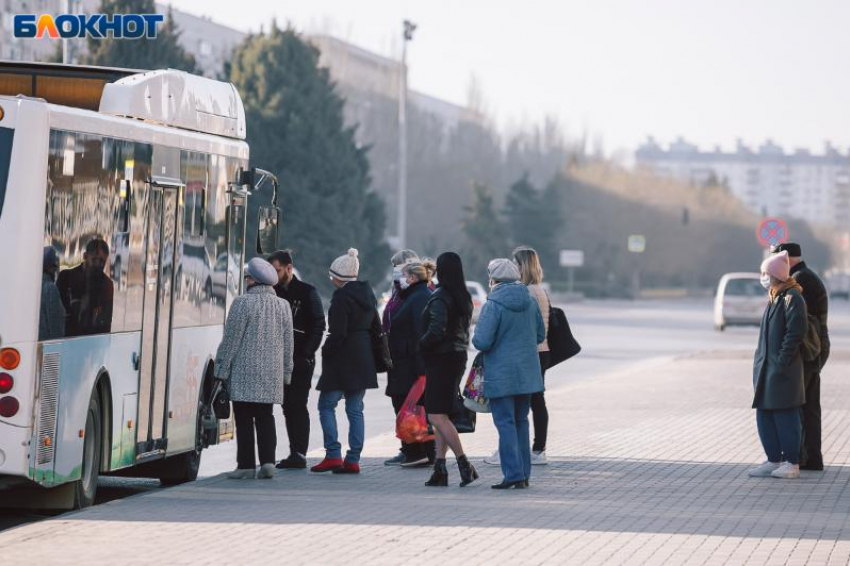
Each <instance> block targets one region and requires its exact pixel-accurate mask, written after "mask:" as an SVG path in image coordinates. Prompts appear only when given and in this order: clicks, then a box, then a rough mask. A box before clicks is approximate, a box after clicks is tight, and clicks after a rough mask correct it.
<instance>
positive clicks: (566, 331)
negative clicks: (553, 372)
mask: <svg viewBox="0 0 850 566" xmlns="http://www.w3.org/2000/svg"><path fill="white" fill-rule="evenodd" d="M546 298H547V299H549V334H548V336H547V337H546V338H547V341H548V342H549V356H550V357H549V360H550V361H549V367H554V366H556V365H558V364H560V363H561V362H563V361H565V360H569V359H570V358H572V357H573V356H575V355H576V354H578V353H579V352H581V346H580V345H579V343H578V341H577V340H576V339H575V337H574V336H573V332H572V330H570V323H569V322H568V321H567V315H566V314H565V313H564V311H563V310H561V309H559V308H558V307H553V306H552V299H551V298H549V294H548V293H546Z"/></svg>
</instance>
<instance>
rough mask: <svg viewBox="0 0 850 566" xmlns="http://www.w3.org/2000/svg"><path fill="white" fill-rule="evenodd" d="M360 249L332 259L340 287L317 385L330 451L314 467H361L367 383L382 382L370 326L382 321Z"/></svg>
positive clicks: (345, 470) (349, 470)
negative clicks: (341, 428) (340, 428)
mask: <svg viewBox="0 0 850 566" xmlns="http://www.w3.org/2000/svg"><path fill="white" fill-rule="evenodd" d="M357 255H358V253H357V250H355V249H350V250H348V254H346V255H344V256H341V257H338V258H337V259H335V260H334V262H333V263H332V264H331V267H330V270H329V274H330V278H331V281H332V282H333V284H334V287H336V291H334V294H333V296H332V297H331V306H330V309H329V310H328V338H327V340H325V345H324V346H322V376H321V377H320V378H319V383H318V385H317V386H316V389H318V390H319V391H321V394H320V395H319V421H320V422H321V423H322V432H323V434H324V443H325V451H326V455H325V459H324V460H322V461H321V462H320V463H319V464H317V465H315V466H313V467H312V468H310V471H312V472H330V471H332V472H334V473H337V474H359V473H360V453H361V451H362V450H363V441H364V439H365V435H366V426H365V422H364V420H363V397H364V396H365V395H366V390H367V389H377V388H378V373H377V371H376V369H375V358H374V356H373V354H372V338H371V335H370V332H369V331H370V329H371V328H372V327H373V325H375V326H380V320H379V319H378V311H377V304H378V301H377V299H376V298H375V293H374V292H373V291H372V287H370V286H369V283H367V282H365V281H358V280H357V273H358V272H359V271H360V262H359V261H358V259H357ZM343 398H345V413H346V415H347V416H348V452H347V454H346V456H345V460H343V458H342V445H341V444H340V443H339V440H338V439H337V438H338V432H337V426H336V406H337V405H338V404H339V402H340V400H342V399H343Z"/></svg>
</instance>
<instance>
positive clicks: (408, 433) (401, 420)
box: [395, 375, 434, 444]
mask: <svg viewBox="0 0 850 566" xmlns="http://www.w3.org/2000/svg"><path fill="white" fill-rule="evenodd" d="M424 392H425V376H424V375H420V376H419V379H417V380H416V383H414V384H413V387H411V388H410V392H409V393H408V394H407V398H406V399H405V400H404V405H402V407H401V410H400V411H399V412H398V416H397V417H396V419H395V435H396V438H399V439H400V440H401V441H402V442H406V443H408V444H414V443H416V442H427V441H429V440H434V435H433V434H429V427H428V419H427V418H426V417H425V407H423V406H422V405H419V404H418V403H419V398H420V397H422V394H423V393H424Z"/></svg>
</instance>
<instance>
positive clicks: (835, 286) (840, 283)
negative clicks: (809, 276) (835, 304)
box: [824, 269, 850, 299]
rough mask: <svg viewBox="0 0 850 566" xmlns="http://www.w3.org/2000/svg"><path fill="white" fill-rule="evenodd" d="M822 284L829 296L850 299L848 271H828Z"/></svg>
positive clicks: (849, 276)
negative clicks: (824, 285)
mask: <svg viewBox="0 0 850 566" xmlns="http://www.w3.org/2000/svg"><path fill="white" fill-rule="evenodd" d="M824 283H826V288H827V290H828V291H829V294H830V296H832V297H834V298H838V297H843V298H845V299H850V271H847V270H844V269H830V270H829V271H827V272H826V273H825V274H824Z"/></svg>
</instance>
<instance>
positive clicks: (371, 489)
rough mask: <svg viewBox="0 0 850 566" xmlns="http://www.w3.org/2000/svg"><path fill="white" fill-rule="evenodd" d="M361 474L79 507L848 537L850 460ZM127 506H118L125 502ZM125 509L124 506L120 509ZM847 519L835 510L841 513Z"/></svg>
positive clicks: (370, 467)
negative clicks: (435, 476)
mask: <svg viewBox="0 0 850 566" xmlns="http://www.w3.org/2000/svg"><path fill="white" fill-rule="evenodd" d="M362 464H363V474H362V475H360V476H333V475H331V474H322V475H319V474H311V473H308V472H306V471H294V472H281V473H279V474H278V475H277V477H276V478H274V479H273V480H271V481H266V480H253V481H251V480H242V481H233V480H227V479H226V478H224V477H223V476H216V477H214V478H208V479H206V480H202V481H199V482H197V483H194V484H187V485H185V486H181V487H178V488H174V489H170V490H163V491H157V492H153V493H151V494H149V495H146V496H145V497H141V498H134V499H133V500H132V501H125V502H120V503H119V504H117V505H111V506H107V507H108V508H109V510H108V509H107V508H93V509H91V510H90V511H88V512H85V513H80V514H76V515H74V517H73V519H74V520H78V521H98V520H115V519H119V520H122V521H157V522H165V523H168V522H196V523H230V522H240V523H254V524H349V525H387V524H391V525H403V526H417V525H421V526H448V527H451V526H457V527H465V526H475V527H479V528H481V527H484V528H514V529H516V528H521V529H549V530H579V531H603V532H635V533H669V534H705V535H713V536H736V537H791V538H804V539H819V538H824V537H827V538H836V539H839V540H850V530H845V528H844V523H845V519H846V517H847V514H848V512H850V497H847V496H845V495H850V494H845V493H844V492H845V491H847V486H848V483H850V467H841V466H837V467H829V468H828V469H827V470H826V471H824V472H804V473H803V477H802V478H801V479H799V480H776V479H772V478H764V479H755V478H749V477H747V470H748V469H749V467H750V466H751V465H752V464H728V463H703V462H671V461H657V460H613V459H585V460H582V459H567V460H550V464H549V465H548V466H545V467H544V466H538V467H535V468H534V470H533V472H532V480H531V484H532V486H531V488H530V489H526V490H511V491H509V492H501V491H494V490H492V489H490V487H489V486H490V484H491V483H496V482H498V481H499V480H500V479H501V471H500V469H499V468H497V467H493V466H487V465H485V464H483V463H481V462H480V460H479V461H476V462H475V465H476V466H477V467H478V469H479V471H480V472H481V476H482V477H481V480H479V481H478V482H477V483H476V484H473V485H472V486H469V487H467V488H464V489H460V488H458V486H457V481H458V474H457V468H456V467H454V465H452V466H450V470H449V473H450V482H451V484H450V487H449V488H427V487H424V486H423V482H424V481H425V480H426V479H427V477H428V474H429V473H430V472H429V470H428V469H416V470H410V469H401V468H388V467H384V466H383V465H382V464H381V460H380V459H375V458H372V459H367V460H364V461H363V462H362ZM119 510H120V512H119ZM116 515H118V516H116ZM837 518H840V521H837Z"/></svg>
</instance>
